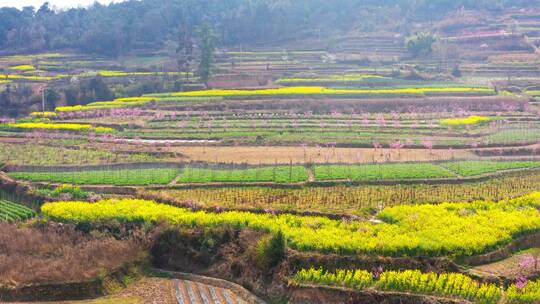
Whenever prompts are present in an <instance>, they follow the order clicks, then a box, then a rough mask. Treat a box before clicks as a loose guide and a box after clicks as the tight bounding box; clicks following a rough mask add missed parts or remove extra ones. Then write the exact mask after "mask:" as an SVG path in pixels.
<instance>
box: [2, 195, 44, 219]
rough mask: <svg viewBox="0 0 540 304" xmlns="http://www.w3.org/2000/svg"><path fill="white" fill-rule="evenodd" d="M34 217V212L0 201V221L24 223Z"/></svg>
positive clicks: (15, 204) (21, 206)
mask: <svg viewBox="0 0 540 304" xmlns="http://www.w3.org/2000/svg"><path fill="white" fill-rule="evenodd" d="M34 216H36V213H35V212H34V210H32V209H30V208H28V207H26V206H23V205H20V204H17V203H13V202H10V201H7V200H2V199H0V221H6V222H17V221H25V220H29V219H31V218H33V217H34Z"/></svg>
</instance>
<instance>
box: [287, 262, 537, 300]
mask: <svg viewBox="0 0 540 304" xmlns="http://www.w3.org/2000/svg"><path fill="white" fill-rule="evenodd" d="M291 281H292V282H294V283H295V284H309V285H313V284H315V285H324V286H331V287H345V288H351V289H354V290H359V291H361V290H364V289H367V288H373V289H377V290H382V291H399V292H409V293H414V294H423V295H435V296H443V297H451V298H461V299H464V300H469V301H473V302H474V303H482V304H497V303H512V304H521V303H523V304H526V303H538V301H540V281H533V282H528V283H527V284H526V286H516V284H512V285H511V286H510V287H509V288H508V289H507V290H506V291H505V290H502V289H501V288H500V287H499V286H497V285H495V284H489V283H479V282H476V281H475V280H473V279H472V278H470V277H468V276H466V275H463V274H460V273H441V274H436V273H422V272H420V271H418V270H405V271H386V272H381V273H375V274H374V273H371V272H368V271H365V270H337V271H336V272H333V273H331V272H327V271H324V270H322V269H313V268H311V269H302V270H300V271H298V272H297V273H296V274H295V275H294V276H293V277H292V278H291Z"/></svg>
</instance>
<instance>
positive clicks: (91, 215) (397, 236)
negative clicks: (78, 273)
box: [42, 192, 540, 256]
mask: <svg viewBox="0 0 540 304" xmlns="http://www.w3.org/2000/svg"><path fill="white" fill-rule="evenodd" d="M539 206H540V192H535V193H532V194H530V195H527V196H524V197H520V198H517V199H514V200H509V201H501V202H498V203H493V202H475V203H443V204H440V205H415V206H399V207H391V208H386V209H383V210H382V211H381V212H380V213H379V215H378V219H380V220H381V221H382V222H381V223H379V224H373V223H371V222H365V221H341V220H331V219H328V218H325V217H316V216H296V215H290V214H283V215H273V214H255V213H249V212H238V211H231V212H222V213H209V212H204V211H197V212H195V211H191V210H189V209H184V208H177V207H173V206H169V205H164V204H157V203H155V202H153V201H144V200H129V199H128V200H106V201H100V202H98V203H93V204H89V203H85V202H59V203H48V204H45V205H44V206H43V207H42V213H43V215H45V216H46V217H47V218H49V219H52V220H56V221H61V222H70V223H89V224H91V223H104V222H107V221H111V220H117V221H119V222H121V223H132V222H137V223H151V224H157V223H159V222H162V221H167V222H170V223H171V224H176V225H185V226H190V227H193V226H199V227H217V226H233V227H236V228H251V229H256V230H260V231H266V232H273V233H277V232H278V231H282V232H283V234H284V236H285V237H286V238H287V240H288V242H289V244H290V245H291V246H292V247H293V248H295V249H298V250H302V251H320V252H325V253H336V254H380V255H385V256H447V255H451V256H470V255H474V254H479V253H484V252H487V251H490V250H493V249H496V248H498V247H499V246H502V245H505V244H508V243H510V242H511V241H512V240H514V239H515V238H516V237H519V236H521V235H525V234H528V233H533V232H537V231H539V230H540V221H538V217H539V216H540V210H539Z"/></svg>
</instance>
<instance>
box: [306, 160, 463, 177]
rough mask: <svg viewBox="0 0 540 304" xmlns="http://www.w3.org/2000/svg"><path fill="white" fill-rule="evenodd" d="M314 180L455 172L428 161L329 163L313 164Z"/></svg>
mask: <svg viewBox="0 0 540 304" xmlns="http://www.w3.org/2000/svg"><path fill="white" fill-rule="evenodd" d="M313 172H314V175H315V179H316V180H340V179H341V180H343V179H350V180H357V181H363V180H385V179H387V180H389V179H418V178H444V177H454V176H455V174H454V173H452V172H451V171H449V170H447V169H444V168H442V167H440V166H437V165H434V164H429V163H411V164H378V165H348V166H341V165H329V166H315V167H314V168H313Z"/></svg>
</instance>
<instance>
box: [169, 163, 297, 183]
mask: <svg viewBox="0 0 540 304" xmlns="http://www.w3.org/2000/svg"><path fill="white" fill-rule="evenodd" d="M307 179H308V175H307V172H306V168H304V167H302V166H275V167H261V168H251V169H237V170H216V169H199V168H186V169H183V170H182V172H181V175H180V178H179V182H181V183H215V182H276V183H295V182H305V181H307Z"/></svg>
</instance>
